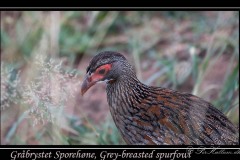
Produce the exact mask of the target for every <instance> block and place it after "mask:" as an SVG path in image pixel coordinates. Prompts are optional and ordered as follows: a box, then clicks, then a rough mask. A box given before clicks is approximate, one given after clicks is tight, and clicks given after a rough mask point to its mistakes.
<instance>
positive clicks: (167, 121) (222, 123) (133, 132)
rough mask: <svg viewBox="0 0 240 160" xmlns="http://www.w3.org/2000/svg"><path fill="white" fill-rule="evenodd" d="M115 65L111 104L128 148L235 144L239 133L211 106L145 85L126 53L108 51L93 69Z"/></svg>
mask: <svg viewBox="0 0 240 160" xmlns="http://www.w3.org/2000/svg"><path fill="white" fill-rule="evenodd" d="M106 63H114V64H115V67H114V70H113V71H112V72H111V73H109V75H108V76H107V77H106V79H107V78H114V81H111V82H108V83H107V89H106V91H107V100H108V104H109V106H110V112H111V115H112V117H113V120H114V122H115V124H116V126H117V128H118V129H119V131H120V132H121V135H122V137H123V138H124V140H125V141H126V143H127V144H142V145H143V144H153V145H165V144H166V145H174V144H180V145H181V144H185V145H194V144H197V145H204V144H207V145H235V144H239V130H238V129H237V128H236V127H235V126H234V125H233V124H232V123H231V122H230V121H229V120H228V119H227V118H226V117H225V115H224V114H223V113H222V112H220V111H219V110H218V109H216V108H215V107H214V106H213V105H211V104H210V103H208V102H206V101H204V100H203V99H201V98H199V97H196V96H194V95H191V94H188V93H180V92H177V91H174V90H170V89H165V88H161V87H151V86H147V85H145V84H143V83H141V82H140V81H139V80H138V79H137V77H136V74H135V72H134V70H133V67H132V66H131V65H130V64H129V63H128V62H127V60H126V58H124V57H123V56H122V55H121V54H119V53H115V52H102V53H100V54H98V55H96V56H95V57H94V58H93V59H92V61H91V62H90V65H89V67H88V69H87V71H94V70H95V69H96V68H97V67H98V66H101V65H103V64H106Z"/></svg>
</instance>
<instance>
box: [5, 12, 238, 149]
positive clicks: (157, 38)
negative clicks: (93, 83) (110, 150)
mask: <svg viewBox="0 0 240 160" xmlns="http://www.w3.org/2000/svg"><path fill="white" fill-rule="evenodd" d="M102 50H114V51H119V52H121V53H123V54H124V55H126V56H127V58H128V59H129V61H130V62H131V63H132V64H133V65H134V66H135V69H136V72H137V76H138V77H139V79H140V80H141V81H142V82H144V83H146V84H148V85H154V86H161V87H168V88H172V89H175V90H179V91H184V92H189V93H193V94H195V95H197V96H200V97H202V98H204V99H206V100H208V101H210V102H211V103H213V104H214V105H215V106H216V107H217V108H218V109H220V110H221V111H222V112H223V113H224V114H226V115H227V117H228V118H229V119H230V120H231V121H232V122H233V123H234V124H236V125H239V98H238V97H239V12H234V11H221V12H218V11H121V12H113V11H94V12H93V11H62V12H57V11H54V12H50V11H14V12H13V11H2V12H1V133H2V134H1V144H70V145H78V144H100V145H106V144H125V143H124V141H123V140H122V138H121V136H120V135H119V132H118V130H117V128H116V126H115V124H114V122H113V120H112V118H111V115H110V112H109V111H107V112H106V111H105V110H102V109H99V110H100V111H97V110H96V112H95V110H94V109H92V112H94V113H91V114H90V115H95V114H96V117H97V114H101V115H102V114H103V115H104V116H102V117H105V118H102V119H101V120H99V119H97V118H96V117H91V116H89V114H88V113H87V112H86V111H85V109H86V108H91V107H92V106H91V105H93V103H91V102H90V101H91V97H90V96H89V97H90V98H89V97H85V98H84V97H80V94H79V93H78V91H77V90H78V89H79V88H80V85H79V87H78V88H77V87H76V86H77V85H78V84H77V82H75V81H74V80H75V79H74V78H76V79H78V80H79V82H80V81H81V79H82V77H83V75H84V73H85V69H86V67H87V65H88V62H89V60H90V59H91V58H92V56H93V55H95V54H96V53H97V52H98V51H102ZM38 55H41V56H42V57H43V58H42V60H43V61H42V63H41V64H39V61H40V60H39V59H41V57H39V56H38ZM39 65H40V66H39ZM66 75H67V76H66ZM72 77H74V78H72ZM72 79H73V81H72ZM63 84H65V85H63ZM48 85H49V86H48ZM69 86H70V87H69ZM71 86H74V87H73V88H71ZM68 87H69V88H68ZM59 88H60V89H62V90H61V91H59V90H58V89H59ZM96 88H97V87H96ZM73 89H76V91H74V92H73ZM100 91H102V92H105V91H104V90H103V89H102V90H100ZM25 92H26V93H25ZM48 92H49V93H48ZM26 94H27V99H26ZM63 94H64V96H63ZM71 94H72V95H71ZM32 95H34V96H32ZM70 95H71V96H70ZM31 96H32V97H31ZM29 97H30V98H29ZM64 97H65V98H66V99H64ZM88 98H89V100H88ZM103 99H105V101H104V100H103ZM100 100H101V101H104V103H103V105H106V108H107V109H108V105H107V104H106V97H101V99H100ZM97 104H98V103H97ZM95 105H96V104H95ZM84 106H86V107H84ZM69 108H70V109H69ZM84 108H85V109H84ZM68 109H69V110H71V111H66V110H68ZM100 112H101V113H100Z"/></svg>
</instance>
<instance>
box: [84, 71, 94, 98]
mask: <svg viewBox="0 0 240 160" xmlns="http://www.w3.org/2000/svg"><path fill="white" fill-rule="evenodd" d="M95 83H96V82H95V81H92V77H91V75H90V74H89V73H87V74H86V75H85V77H84V80H83V83H82V87H81V94H82V96H83V95H84V93H85V92H87V90H88V89H89V88H90V87H92V86H93V85H94V84H95Z"/></svg>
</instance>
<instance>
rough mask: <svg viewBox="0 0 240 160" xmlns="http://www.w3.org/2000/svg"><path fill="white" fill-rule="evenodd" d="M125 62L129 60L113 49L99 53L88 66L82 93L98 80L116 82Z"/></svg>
mask: <svg viewBox="0 0 240 160" xmlns="http://www.w3.org/2000/svg"><path fill="white" fill-rule="evenodd" d="M124 62H127V60H126V58H125V57H124V56H123V55H122V54H120V53H117V52H111V51H104V52H100V53H98V54H97V55H96V56H94V57H93V59H92V60H91V61H90V63H89V66H88V67H87V73H86V75H85V78H84V80H83V83H82V87H81V94H82V95H83V94H84V93H85V92H86V91H87V90H88V89H89V88H90V87H92V86H93V85H94V84H96V83H97V82H101V81H106V82H114V81H115V80H116V79H117V78H118V77H119V75H120V73H119V67H120V65H121V64H122V63H124Z"/></svg>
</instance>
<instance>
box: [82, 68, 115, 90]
mask: <svg viewBox="0 0 240 160" xmlns="http://www.w3.org/2000/svg"><path fill="white" fill-rule="evenodd" d="M111 68H112V64H105V65H102V66H100V67H98V68H97V69H96V70H95V71H94V72H93V73H91V74H89V73H87V74H86V75H85V77H84V80H83V83H82V87H81V94H82V95H84V93H85V92H87V90H88V89H89V88H91V87H92V86H93V85H94V84H96V83H97V82H98V81H101V80H103V78H104V77H105V76H106V74H107V73H108V72H109V71H110V70H111Z"/></svg>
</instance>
